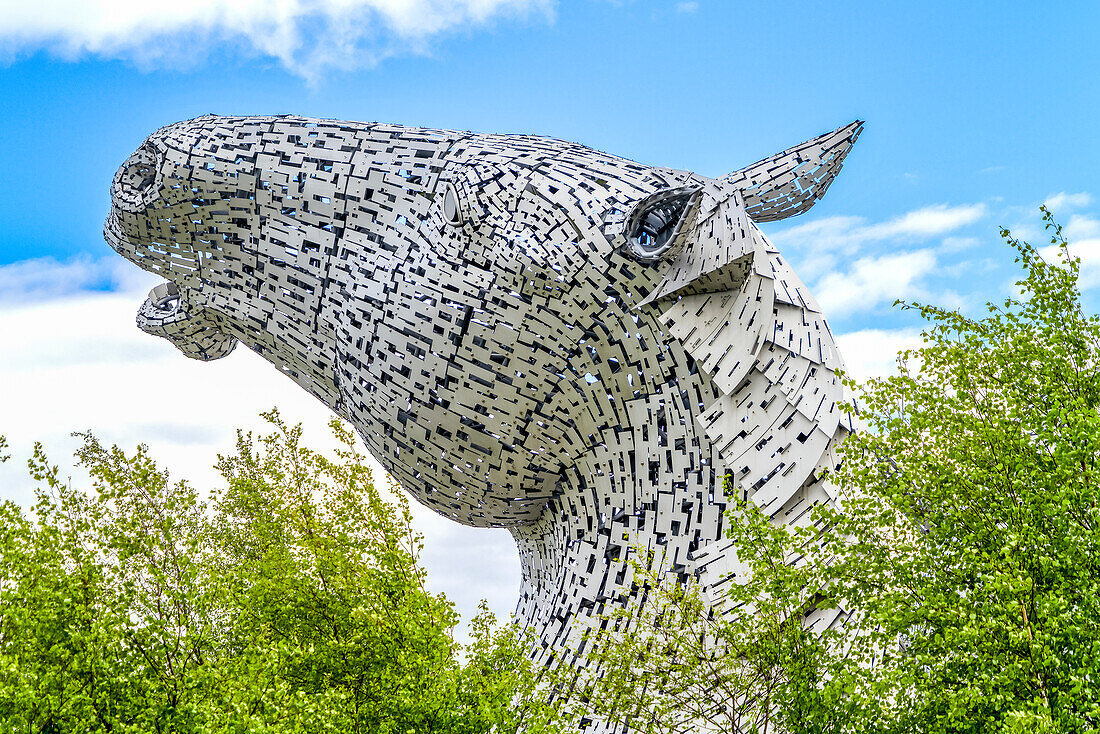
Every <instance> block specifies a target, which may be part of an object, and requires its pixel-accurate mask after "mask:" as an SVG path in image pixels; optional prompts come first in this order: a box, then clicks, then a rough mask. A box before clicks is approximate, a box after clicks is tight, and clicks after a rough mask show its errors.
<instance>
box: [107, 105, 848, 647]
mask: <svg viewBox="0 0 1100 734" xmlns="http://www.w3.org/2000/svg"><path fill="white" fill-rule="evenodd" d="M861 126H862V123H859V122H856V123H852V124H850V125H847V126H845V127H842V128H840V129H838V130H836V131H834V132H831V133H827V134H825V135H822V136H820V137H818V138H814V139H813V140H810V141H808V142H806V143H803V144H802V145H800V146H797V147H795V148H792V149H790V150H788V151H785V152H783V153H780V154H778V155H776V156H773V157H771V158H769V159H766V160H764V161H761V162H759V163H757V164H754V165H752V166H749V167H747V168H745V169H742V170H740V171H737V172H734V173H732V174H730V175H728V176H726V177H724V178H722V179H710V178H706V177H703V176H699V175H697V174H694V173H690V172H687V171H677V170H671V169H667V168H659V167H651V166H645V165H641V164H638V163H634V162H631V161H628V160H624V159H622V158H617V157H615V156H611V155H607V154H604V153H600V152H598V151H595V150H591V149H589V148H586V147H584V146H581V145H577V144H573V143H567V142H562V141H559V140H552V139H548V138H541V137H530V136H523V135H482V134H473V133H466V132H456V131H451V130H429V129H422V128H412V127H402V126H397V125H383V124H373V123H356V122H341V121H331V120H312V119H305V118H297V117H214V116H207V117H200V118H198V119H195V120H190V121H186V122H181V123H177V124H174V125H169V126H167V127H165V128H162V129H160V130H158V131H156V132H155V133H153V134H152V135H151V136H150V137H149V138H148V139H147V140H146V141H145V142H144V143H143V144H142V145H141V147H140V148H139V149H138V150H137V152H135V153H134V154H133V155H132V156H131V157H130V159H129V160H128V161H126V163H125V164H123V166H122V168H121V169H120V170H119V172H118V174H117V176H116V177H115V181H114V185H113V188H112V197H113V207H112V211H111V213H110V216H109V217H108V220H107V224H106V228H105V236H106V239H107V241H108V242H109V243H110V244H111V246H112V247H113V248H114V249H115V250H117V251H118V252H119V253H120V254H122V255H123V256H125V257H126V258H128V259H129V260H131V261H133V262H134V263H136V264H137V265H139V266H140V267H142V268H144V269H146V270H149V271H151V272H154V273H157V274H158V275H160V276H162V277H163V278H164V279H165V281H166V282H165V284H164V285H162V286H158V287H157V288H155V289H153V292H152V293H150V297H149V299H148V300H147V301H146V302H145V303H144V304H143V305H142V306H141V308H140V310H139V312H138V317H137V318H138V325H139V326H140V327H141V328H142V329H143V330H145V331H147V332H149V333H151V334H155V335H157V336H161V337H164V338H166V339H168V340H170V341H171V342H172V343H173V344H175V345H176V346H177V347H178V348H179V349H180V350H181V351H182V352H183V353H184V354H186V355H187V356H189V357H193V358H195V359H201V360H211V359H217V358H219V357H223V356H225V355H227V354H229V353H230V352H231V351H232V350H233V348H234V346H235V345H236V344H237V343H238V342H243V343H244V344H245V346H247V347H248V348H250V349H253V350H255V351H256V352H258V353H259V354H261V355H262V356H263V357H265V358H266V359H267V360H269V361H270V362H271V363H273V364H274V365H275V366H276V367H277V368H278V369H280V370H281V371H283V372H284V373H285V374H286V375H287V376H288V377H290V379H292V380H294V381H295V382H297V383H298V384H299V385H300V386H301V387H303V388H304V389H306V390H308V391H310V392H311V393H312V394H313V395H315V396H317V398H318V399H320V400H321V401H323V402H324V403H325V404H326V405H328V406H329V407H330V408H331V409H332V410H333V411H335V412H336V413H338V414H339V415H340V416H342V417H343V418H345V419H347V420H348V421H350V422H351V423H352V425H354V426H355V428H356V429H357V430H358V432H359V434H360V435H361V436H362V438H363V440H364V441H365V443H366V445H367V447H368V448H369V449H370V451H371V452H372V453H373V454H374V455H375V457H377V459H378V460H379V461H380V462H381V463H382V464H383V465H384V466H385V468H386V469H387V470H388V471H389V472H391V473H392V474H393V476H394V477H395V478H396V479H397V480H398V481H399V482H400V483H401V485H402V486H403V487H404V488H405V489H406V490H408V491H409V492H410V493H412V494H413V495H414V496H415V497H416V498H417V499H418V500H419V501H420V502H422V503H424V504H425V505H427V506H429V507H431V508H433V509H434V510H436V511H437V512H440V513H442V514H444V515H446V516H448V517H451V518H453V519H455V520H457V521H458V522H462V523H466V524H469V525H476V526H482V527H505V528H508V529H510V531H511V532H512V534H513V536H514V537H515V539H516V542H517V543H518V545H519V550H520V557H521V559H522V564H523V587H522V590H521V597H520V600H519V606H518V613H519V616H520V618H521V620H522V621H525V622H526V623H528V624H530V625H533V626H534V627H535V629H536V630H537V632H538V633H539V634H540V635H541V636H542V640H543V642H544V648H543V652H542V653H541V654H542V655H543V657H544V658H550V657H551V656H552V655H553V652H554V651H555V650H560V649H561V648H562V646H563V645H565V643H566V641H567V639H568V637H569V636H570V634H573V633H574V632H575V631H577V630H580V629H582V628H583V626H584V625H585V624H587V623H589V622H590V621H591V620H592V619H594V618H595V617H596V616H597V615H599V614H600V613H602V612H604V611H608V610H609V609H610V607H611V606H613V605H616V604H622V603H624V602H625V601H627V600H628V599H629V595H630V594H631V591H630V579H631V573H632V572H631V569H630V566H629V564H628V563H627V558H628V555H629V554H631V553H633V552H634V551H633V550H632V549H633V548H647V549H652V550H654V551H656V554H655V556H654V559H655V560H654V563H656V564H659V566H658V567H659V568H660V569H661V570H662V571H663V572H665V573H670V574H682V575H686V574H691V575H695V576H697V577H699V578H700V579H701V580H702V581H703V582H704V584H705V585H706V587H707V588H708V589H710V590H712V591H719V590H720V589H721V587H722V586H723V585H724V584H728V583H731V582H735V579H736V573H737V564H736V561H735V560H734V556H733V553H732V552H731V551H730V548H729V547H728V544H727V541H724V540H722V530H723V516H722V513H723V509H724V506H725V497H724V496H723V491H722V478H723V476H724V475H725V474H726V473H727V472H730V473H732V474H733V476H734V478H735V480H736V482H737V486H738V487H739V491H741V492H743V493H745V494H747V496H749V497H751V498H752V499H753V500H754V501H755V502H756V503H757V504H758V505H759V506H760V507H762V508H765V510H766V511H767V512H768V513H770V514H771V516H772V518H773V520H774V521H775V522H778V523H798V522H802V521H804V520H805V518H806V513H807V510H808V509H809V508H810V507H811V506H812V505H813V504H815V503H821V502H830V501H832V499H833V490H832V488H831V487H830V486H829V484H828V483H827V482H826V481H825V480H824V479H823V478H822V472H823V470H825V469H828V468H830V467H833V466H834V465H835V463H836V459H835V457H834V453H833V450H834V448H835V446H836V445H837V442H838V441H840V440H841V439H843V437H844V436H845V435H846V434H847V432H848V431H849V430H851V418H850V416H848V415H847V414H845V413H843V412H842V411H841V410H840V409H839V408H838V400H839V399H840V398H841V386H840V384H839V381H838V379H837V376H836V370H837V369H838V368H840V366H841V361H840V357H839V356H838V354H837V351H836V347H835V345H834V342H833V337H832V335H831V334H830V332H829V328H828V326H827V325H826V323H825V320H824V318H823V316H822V314H821V312H820V309H819V308H818V306H817V304H816V302H815V301H814V299H813V297H812V296H811V295H810V294H809V293H808V292H807V290H806V288H805V286H804V285H803V284H802V283H801V282H800V281H799V279H798V277H797V276H795V274H794V273H793V272H792V271H791V269H790V267H789V266H788V265H787V263H786V262H785V261H784V259H783V257H782V256H781V254H780V253H779V252H778V251H776V250H775V248H774V247H772V245H771V244H770V243H769V242H768V240H767V239H766V238H765V237H764V236H763V234H762V233H761V232H760V230H759V229H758V227H757V223H758V222H764V221H773V220H778V219H783V218H785V217H789V216H792V215H794V214H798V213H801V212H803V211H805V210H807V209H808V208H809V207H810V206H812V205H813V203H814V202H815V201H817V200H818V199H819V198H820V197H821V196H822V194H824V192H825V190H826V189H827V188H828V186H829V184H830V183H831V182H832V180H833V177H834V176H835V175H836V174H837V172H838V171H839V170H840V166H841V162H842V161H843V159H844V156H845V155H846V154H847V152H848V150H849V149H850V148H851V146H852V144H853V143H854V142H855V140H856V137H857V136H858V134H859V132H860V129H861ZM810 621H811V622H812V623H814V624H818V625H829V624H833V623H835V621H836V613H835V612H829V613H826V612H821V611H819V612H814V613H813V614H811V620H810Z"/></svg>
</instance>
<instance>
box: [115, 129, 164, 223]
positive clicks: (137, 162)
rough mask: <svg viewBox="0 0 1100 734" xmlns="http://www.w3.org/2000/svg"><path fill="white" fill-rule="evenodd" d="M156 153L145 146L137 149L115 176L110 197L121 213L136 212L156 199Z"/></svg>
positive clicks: (157, 166) (148, 146) (157, 162)
mask: <svg viewBox="0 0 1100 734" xmlns="http://www.w3.org/2000/svg"><path fill="white" fill-rule="evenodd" d="M158 164H159V161H158V157H157V152H156V150H154V149H153V148H152V147H151V146H150V145H148V144H146V145H143V146H142V147H140V148H138V150H137V152H135V153H134V154H133V155H132V156H130V159H129V160H128V161H126V163H124V164H123V166H122V168H120V169H119V170H118V173H116V174H115V182H114V185H113V186H112V187H111V196H112V198H113V200H114V203H115V205H116V206H117V207H119V208H120V209H122V210H123V211H128V212H137V211H141V210H142V209H144V208H145V207H147V206H148V205H149V204H150V203H151V202H152V201H153V200H155V199H156V198H157V180H158V178H159V173H158V169H159V165H158Z"/></svg>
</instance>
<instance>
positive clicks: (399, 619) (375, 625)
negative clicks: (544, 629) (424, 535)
mask: <svg viewBox="0 0 1100 734" xmlns="http://www.w3.org/2000/svg"><path fill="white" fill-rule="evenodd" d="M266 417H267V419H268V420H269V421H270V422H271V424H272V426H273V430H272V432H271V433H269V434H268V435H264V436H261V437H259V438H256V437H253V436H252V435H251V434H240V433H239V434H238V439H237V446H236V452H235V453H233V454H231V455H229V456H225V457H220V460H219V464H218V467H219V469H220V470H221V472H222V474H223V476H224V477H225V479H226V485H225V486H224V488H222V489H220V490H217V491H215V492H213V493H212V494H211V495H210V498H209V500H206V501H204V500H203V499H202V498H201V497H200V495H199V493H197V492H196V491H195V490H194V489H193V488H191V487H190V486H189V485H188V484H187V483H185V482H178V483H175V484H172V483H170V482H169V480H168V476H167V474H166V473H165V472H163V471H161V470H159V469H158V468H157V466H156V464H155V463H154V462H153V461H152V459H151V458H150V457H149V456H148V453H147V451H146V449H145V448H144V447H139V448H138V450H137V451H136V453H134V454H127V453H125V452H123V451H122V450H120V449H119V448H117V447H113V448H110V449H108V448H105V447H104V446H102V445H101V444H100V443H99V441H98V440H97V439H96V438H95V437H94V436H92V435H90V434H86V435H84V445H83V447H82V448H81V449H80V450H79V452H78V455H77V458H78V462H79V464H80V465H81V466H83V467H84V468H85V469H86V470H87V471H88V473H89V474H90V475H91V477H92V482H93V484H92V487H91V488H90V491H87V492H85V491H80V490H78V489H74V488H73V487H72V486H71V485H70V484H69V483H68V482H65V481H62V480H61V478H60V474H59V471H58V469H57V468H56V467H54V466H51V465H50V464H49V463H48V461H47V459H46V457H45V454H44V452H43V450H42V448H41V447H40V446H38V447H36V449H35V453H34V457H33V458H32V460H31V462H30V465H31V472H32V475H33V476H34V478H35V479H36V480H37V481H38V482H39V483H40V489H39V490H38V495H37V497H38V500H37V503H36V505H35V507H34V511H33V516H27V515H26V514H24V513H23V512H22V511H21V510H20V509H19V508H18V507H16V506H15V505H14V504H12V503H10V502H8V503H4V504H2V505H0V721H3V722H5V724H6V727H5V730H8V731H16V732H28V733H29V732H204V733H205V732H211V733H213V732H218V733H225V734H229V733H231V732H232V733H234V734H236V733H238V732H240V733H243V732H269V733H271V734H274V733H276V732H280V733H281V732H341V733H343V732H371V734H374V733H376V732H377V733H382V734H385V733H387V732H393V733H395V734H396V733H398V732H400V734H409V733H411V732H417V733H419V732H455V733H457V734H477V733H480V732H515V731H518V730H519V728H520V727H521V726H523V727H525V728H526V730H529V731H532V732H542V731H547V732H549V731H556V730H558V729H557V727H559V726H560V724H559V723H558V722H557V717H556V715H555V713H554V709H553V707H550V706H548V705H546V703H545V695H544V693H543V690H544V687H543V685H542V683H541V678H540V674H539V671H538V670H537V669H536V668H534V667H533V666H532V663H531V662H530V660H529V658H528V656H527V650H528V649H529V647H528V645H529V641H528V640H527V639H526V638H525V637H524V636H523V635H522V634H520V633H519V632H518V631H516V630H515V629H514V628H513V627H512V626H511V625H498V624H496V622H495V620H494V619H493V617H492V615H491V614H490V613H489V612H488V611H487V609H485V608H484V607H483V609H482V611H481V613H480V614H479V615H478V616H477V618H476V619H475V620H474V624H473V641H472V643H471V644H470V645H468V646H466V647H465V648H463V646H460V645H458V644H456V643H455V641H454V639H453V630H454V627H455V625H456V624H457V622H458V617H457V615H456V613H455V611H454V608H453V606H452V604H451V603H450V602H449V601H448V600H447V599H446V598H445V597H443V596H441V595H438V594H432V593H431V592H429V591H428V590H427V588H426V586H425V574H424V570H423V568H422V567H421V565H420V562H419V552H420V549H421V541H420V537H419V536H418V535H417V534H416V533H415V532H414V531H413V530H412V527H411V516H410V514H409V508H408V504H407V501H406V500H405V499H404V497H403V495H401V494H400V493H399V492H396V491H395V492H391V493H389V495H383V493H382V492H380V491H379V490H378V489H377V488H376V487H375V485H374V482H373V479H372V477H371V474H370V471H369V469H368V467H367V465H366V463H365V461H364V457H363V456H362V455H361V454H360V453H358V452H357V451H356V450H355V448H354V443H353V439H352V436H351V435H350V433H349V432H348V431H347V430H346V429H345V428H344V427H343V426H341V425H340V424H339V423H337V422H334V423H333V430H334V431H335V433H336V437H337V438H338V439H339V441H340V443H341V445H342V448H341V449H340V450H338V451H337V452H336V454H335V456H334V457H332V458H329V457H327V456H325V455H323V454H321V453H319V452H316V451H313V450H311V449H308V448H306V447H305V446H303V445H302V444H301V429H300V427H288V426H287V425H286V424H285V423H284V422H283V421H282V420H281V419H280V418H279V416H278V414H277V413H275V412H272V413H271V414H269V415H267V416H266ZM3 447H4V443H3V441H2V440H0V453H2V450H3ZM390 495H392V497H390Z"/></svg>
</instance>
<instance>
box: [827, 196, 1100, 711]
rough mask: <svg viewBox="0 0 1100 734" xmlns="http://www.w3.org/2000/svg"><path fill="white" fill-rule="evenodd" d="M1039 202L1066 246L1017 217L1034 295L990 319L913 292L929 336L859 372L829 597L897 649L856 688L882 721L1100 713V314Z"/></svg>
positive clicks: (857, 679) (996, 309)
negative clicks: (922, 300) (1057, 257)
mask: <svg viewBox="0 0 1100 734" xmlns="http://www.w3.org/2000/svg"><path fill="white" fill-rule="evenodd" d="M1043 213H1044V217H1045V219H1046V221H1047V226H1048V228H1049V229H1050V230H1051V232H1052V237H1051V243H1052V244H1053V245H1055V246H1057V247H1058V248H1059V250H1060V252H1061V253H1062V256H1061V259H1062V260H1063V262H1062V263H1061V264H1052V263H1047V262H1045V261H1044V260H1043V259H1042V258H1041V257H1039V254H1038V253H1037V251H1036V250H1035V249H1034V248H1033V247H1031V246H1030V245H1028V244H1027V243H1024V242H1020V241H1019V240H1016V239H1013V238H1012V237H1011V235H1010V234H1009V233H1008V232H1007V231H1002V235H1003V236H1004V237H1005V239H1006V240H1007V241H1008V243H1009V244H1010V245H1011V246H1012V247H1013V248H1015V249H1016V251H1017V252H1018V253H1019V257H1018V259H1017V262H1019V263H1021V264H1022V266H1023V268H1024V270H1025V273H1026V277H1025V278H1024V279H1023V280H1021V281H1020V282H1019V283H1018V286H1019V288H1020V292H1021V296H1020V297H1019V298H1012V299H1007V300H1005V301H1004V302H1003V303H1002V304H997V305H994V304H990V305H989V308H988V313H987V315H986V316H985V317H984V318H982V319H968V318H966V317H964V316H962V315H961V314H959V313H958V312H956V311H951V310H947V309H942V308H936V307H931V306H917V305H904V306H903V307H904V308H912V309H917V310H919V312H920V313H921V315H922V316H923V317H924V318H925V319H927V320H928V321H929V322H931V328H929V329H928V330H927V331H926V332H924V346H923V347H922V348H921V349H918V350H915V351H913V352H911V353H907V354H905V355H903V361H904V365H905V366H903V368H902V370H901V374H900V375H899V376H897V377H891V378H886V379H881V380H873V381H871V382H870V383H869V384H868V385H867V386H865V388H864V389H863V390H862V397H861V408H862V411H861V412H862V414H863V417H864V420H866V421H867V423H868V424H869V426H870V429H871V430H870V432H864V433H860V434H857V435H856V436H854V437H853V438H851V439H850V440H849V441H848V443H847V444H846V446H845V450H844V462H845V463H844V466H843V470H842V471H841V473H840V474H839V476H838V477H837V479H838V481H839V483H840V484H841V486H842V488H843V489H844V490H845V491H846V493H847V495H848V496H849V497H850V499H849V500H848V501H847V502H846V503H845V506H844V507H843V514H841V513H840V512H830V511H826V512H824V513H823V514H822V519H823V520H824V521H826V522H834V523H836V524H837V525H836V528H837V531H839V532H836V531H834V532H833V533H831V534H830V537H831V538H833V539H834V542H832V543H829V544H828V545H827V547H826V549H825V550H826V552H832V553H835V554H836V558H837V561H836V563H835V565H834V566H832V567H831V569H830V570H829V572H828V574H827V575H826V580H827V581H828V582H829V583H830V586H829V591H830V596H832V598H835V599H843V600H845V601H846V602H847V603H848V605H850V608H852V609H857V610H859V611H860V625H859V627H860V630H861V632H862V633H863V636H862V637H861V638H860V644H859V645H858V646H857V650H858V652H859V653H860V654H861V656H862V658H863V660H864V662H866V659H867V657H868V656H869V655H871V653H872V651H878V652H879V654H880V655H881V656H882V658H881V661H880V663H879V664H878V666H877V667H876V668H869V666H866V665H865V666H863V667H861V668H859V669H858V673H859V674H858V675H852V676H851V679H850V681H849V682H850V684H851V686H852V695H853V697H854V699H855V700H856V701H857V702H858V703H859V705H860V706H861V715H862V716H864V717H867V719H868V720H871V721H879V722H881V728H882V729H883V730H887V731H928V732H933V731H935V732H956V731H957V732H969V731H1018V732H1030V731H1066V732H1079V731H1096V730H1097V729H1098V728H1100V508H1098V507H1097V498H1098V487H1097V479H1098V477H1100V413H1098V407H1100V369H1098V367H1100V319H1098V318H1097V317H1096V316H1088V315H1085V314H1084V313H1083V311H1082V308H1081V298H1080V292H1079V290H1078V286H1077V276H1078V272H1079V263H1078V262H1077V261H1075V260H1073V259H1072V258H1069V256H1068V250H1067V247H1066V243H1065V241H1064V240H1063V239H1062V236H1061V230H1060V228H1058V227H1057V226H1056V225H1054V223H1053V222H1052V220H1051V217H1050V214H1049V213H1048V212H1046V210H1045V209H1044V210H1043ZM857 659H859V657H858V656H857Z"/></svg>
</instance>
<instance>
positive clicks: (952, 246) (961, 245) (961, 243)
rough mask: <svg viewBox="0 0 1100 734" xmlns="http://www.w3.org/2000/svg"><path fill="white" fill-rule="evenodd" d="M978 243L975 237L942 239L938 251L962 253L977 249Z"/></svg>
mask: <svg viewBox="0 0 1100 734" xmlns="http://www.w3.org/2000/svg"><path fill="white" fill-rule="evenodd" d="M980 242H981V241H980V240H979V239H978V238H977V237H944V238H943V242H941V243H940V251H941V252H962V251H963V250H970V249H973V248H975V247H977V246H978V245H979V244H980Z"/></svg>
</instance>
